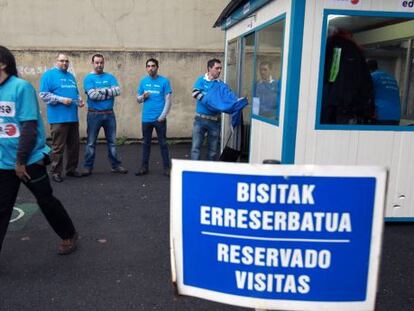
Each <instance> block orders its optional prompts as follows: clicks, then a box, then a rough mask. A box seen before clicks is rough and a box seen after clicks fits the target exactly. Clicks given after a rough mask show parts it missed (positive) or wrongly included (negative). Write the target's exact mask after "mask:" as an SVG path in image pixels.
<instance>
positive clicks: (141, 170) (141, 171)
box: [135, 167, 149, 176]
mask: <svg viewBox="0 0 414 311" xmlns="http://www.w3.org/2000/svg"><path fill="white" fill-rule="evenodd" d="M148 172H149V171H148V169H147V168H145V167H141V168H140V169H139V171H138V172H136V173H135V176H142V175H147V174H148Z"/></svg>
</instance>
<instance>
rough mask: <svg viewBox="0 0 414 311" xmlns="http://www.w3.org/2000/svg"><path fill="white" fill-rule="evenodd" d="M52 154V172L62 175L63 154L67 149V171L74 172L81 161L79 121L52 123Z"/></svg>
mask: <svg viewBox="0 0 414 311" xmlns="http://www.w3.org/2000/svg"><path fill="white" fill-rule="evenodd" d="M50 134H51V136H52V154H51V160H52V163H51V165H50V172H51V173H52V174H59V175H62V171H63V154H64V152H65V149H66V173H67V172H73V171H75V170H76V169H77V167H78V161H79V123H78V122H68V123H54V124H51V125H50Z"/></svg>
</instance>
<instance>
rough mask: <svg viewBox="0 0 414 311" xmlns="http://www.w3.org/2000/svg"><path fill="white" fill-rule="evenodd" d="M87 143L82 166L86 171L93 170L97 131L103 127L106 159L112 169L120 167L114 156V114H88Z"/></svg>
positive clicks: (115, 155) (116, 157)
mask: <svg viewBox="0 0 414 311" xmlns="http://www.w3.org/2000/svg"><path fill="white" fill-rule="evenodd" d="M87 121H88V129H87V135H88V141H87V144H86V147H85V163H84V164H83V166H84V167H85V168H88V169H93V163H94V161H95V148H96V140H97V138H98V134H99V130H100V129H101V127H103V129H104V132H105V139H106V142H107V147H108V158H109V161H110V162H111V167H112V168H117V167H118V166H120V165H121V161H119V160H118V156H117V154H116V146H115V138H116V120H115V114H114V113H108V114H102V113H96V112H88V118H87Z"/></svg>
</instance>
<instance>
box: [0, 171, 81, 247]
mask: <svg viewBox="0 0 414 311" xmlns="http://www.w3.org/2000/svg"><path fill="white" fill-rule="evenodd" d="M26 171H27V173H28V174H29V176H30V177H31V180H29V181H28V182H27V183H24V184H25V185H26V187H27V188H28V189H29V190H30V192H31V193H32V194H33V195H34V196H35V198H36V200H37V204H38V205H39V207H40V209H41V211H42V213H43V214H44V215H45V217H46V219H47V221H48V222H49V224H50V225H51V227H52V228H53V230H54V231H55V232H56V233H57V235H59V237H60V238H61V239H63V240H66V239H70V238H72V237H73V235H74V234H75V227H74V226H73V223H72V220H71V219H70V217H69V215H68V213H67V212H66V210H65V209H64V207H63V205H62V203H61V202H60V201H59V200H58V199H57V198H55V197H54V196H53V190H52V187H51V186H50V181H49V176H48V175H47V171H46V166H44V165H42V164H32V165H29V166H27V167H26ZM21 182H22V181H21V180H20V179H19V178H18V177H17V176H16V174H15V172H14V170H0V189H1V191H0V251H1V247H2V244H3V240H4V237H5V235H6V231H7V227H8V225H9V221H10V217H11V215H12V212H13V207H14V203H15V202H16V197H17V193H18V191H19V187H20V183H21Z"/></svg>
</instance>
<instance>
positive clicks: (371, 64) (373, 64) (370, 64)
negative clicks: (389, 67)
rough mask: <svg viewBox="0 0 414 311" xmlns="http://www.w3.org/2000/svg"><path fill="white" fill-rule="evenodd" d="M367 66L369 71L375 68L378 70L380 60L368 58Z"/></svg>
mask: <svg viewBox="0 0 414 311" xmlns="http://www.w3.org/2000/svg"><path fill="white" fill-rule="evenodd" d="M367 67H368V69H369V71H371V72H373V71H375V70H378V62H377V60H376V59H368V60H367Z"/></svg>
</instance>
